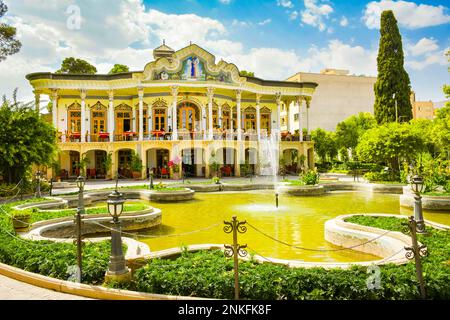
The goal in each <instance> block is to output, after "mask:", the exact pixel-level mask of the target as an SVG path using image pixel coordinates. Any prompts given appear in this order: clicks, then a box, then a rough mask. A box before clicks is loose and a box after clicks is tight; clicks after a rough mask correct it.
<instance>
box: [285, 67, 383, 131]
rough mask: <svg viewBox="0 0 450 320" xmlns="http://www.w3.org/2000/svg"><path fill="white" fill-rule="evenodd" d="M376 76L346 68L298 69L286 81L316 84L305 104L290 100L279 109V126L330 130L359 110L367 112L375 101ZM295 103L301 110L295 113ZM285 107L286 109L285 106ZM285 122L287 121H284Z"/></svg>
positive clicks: (370, 110) (296, 128)
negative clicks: (310, 70) (313, 70)
mask: <svg viewBox="0 0 450 320" xmlns="http://www.w3.org/2000/svg"><path fill="white" fill-rule="evenodd" d="M376 80H377V78H376V77H366V76H354V75H350V74H349V71H347V70H336V69H325V70H322V71H321V72H320V73H305V72H299V73H297V74H295V75H293V76H292V77H290V78H288V79H287V81H292V82H299V83H302V82H314V83H317V84H318V87H317V89H316V91H315V92H314V94H313V97H312V98H313V99H312V101H311V104H310V109H311V110H310V111H309V116H308V115H307V112H308V109H309V108H308V107H307V106H306V104H305V103H303V104H298V103H297V102H294V103H292V104H290V105H289V106H288V108H285V109H284V110H282V113H281V123H282V127H281V129H282V130H287V131H290V132H295V130H298V129H299V128H300V127H302V128H304V129H305V128H307V125H309V128H310V129H311V130H313V129H316V128H322V129H325V130H328V131H334V130H335V129H336V125H337V124H338V123H339V122H341V121H343V120H345V119H346V118H348V117H350V116H352V115H354V114H357V113H359V112H371V113H372V114H373V112H374V109H373V105H374V102H375V93H374V84H375V82H376ZM299 106H300V107H301V112H300V114H299ZM287 109H289V110H287ZM288 124H289V125H288Z"/></svg>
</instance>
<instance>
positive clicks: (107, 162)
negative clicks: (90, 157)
mask: <svg viewBox="0 0 450 320" xmlns="http://www.w3.org/2000/svg"><path fill="white" fill-rule="evenodd" d="M111 167H112V152H109V153H108V154H107V155H106V158H105V159H104V160H103V163H102V168H103V170H105V175H106V179H107V180H111V176H112V175H111Z"/></svg>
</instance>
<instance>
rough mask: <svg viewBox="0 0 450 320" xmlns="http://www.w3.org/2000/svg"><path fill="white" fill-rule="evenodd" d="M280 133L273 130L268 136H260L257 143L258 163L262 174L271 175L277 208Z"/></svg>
mask: <svg viewBox="0 0 450 320" xmlns="http://www.w3.org/2000/svg"><path fill="white" fill-rule="evenodd" d="M279 145H280V135H279V132H278V130H273V131H272V133H271V134H270V136H267V135H265V136H263V137H261V140H260V143H259V159H258V160H259V164H260V168H261V169H260V174H261V175H262V176H272V181H273V186H274V191H275V205H276V207H277V208H278V201H279V199H278V195H279V192H278V168H279Z"/></svg>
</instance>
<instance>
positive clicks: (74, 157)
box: [69, 151, 80, 177]
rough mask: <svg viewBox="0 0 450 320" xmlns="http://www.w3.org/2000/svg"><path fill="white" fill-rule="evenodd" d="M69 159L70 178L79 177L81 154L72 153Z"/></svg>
mask: <svg viewBox="0 0 450 320" xmlns="http://www.w3.org/2000/svg"><path fill="white" fill-rule="evenodd" d="M69 159H70V160H69V161H70V169H69V176H71V177H78V176H79V175H80V153H79V152H77V151H70V154H69Z"/></svg>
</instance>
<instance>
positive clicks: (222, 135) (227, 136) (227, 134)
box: [57, 130, 311, 143]
mask: <svg viewBox="0 0 450 320" xmlns="http://www.w3.org/2000/svg"><path fill="white" fill-rule="evenodd" d="M236 131H237V130H236ZM236 131H231V130H225V131H223V132H222V131H217V130H215V131H213V132H212V136H211V137H210V132H209V131H206V132H205V131H187V130H186V131H183V130H180V131H178V132H177V139H173V137H174V133H173V132H164V131H152V132H151V133H146V134H144V135H143V141H180V140H194V141H211V140H216V141H220V140H222V141H238V135H239V134H238V133H237V132H236ZM268 136H269V135H268V134H267V130H261V139H266V138H267V137H268ZM111 138H112V139H111ZM57 140H58V142H59V143H73V142H81V134H80V133H79V132H72V133H67V134H63V133H61V132H59V134H58V136H57ZM124 141H139V134H138V133H137V132H131V131H128V132H123V133H120V134H113V135H112V136H111V135H110V133H108V132H100V133H97V134H89V133H87V134H86V136H85V142H84V143H90V142H124ZM241 141H258V134H257V133H256V131H255V130H247V131H242V133H241ZM281 141H284V142H299V141H300V136H298V135H292V134H290V133H288V132H282V133H281ZM302 141H305V142H306V141H311V135H304V136H303V140H302Z"/></svg>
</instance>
